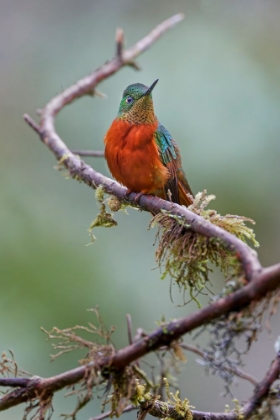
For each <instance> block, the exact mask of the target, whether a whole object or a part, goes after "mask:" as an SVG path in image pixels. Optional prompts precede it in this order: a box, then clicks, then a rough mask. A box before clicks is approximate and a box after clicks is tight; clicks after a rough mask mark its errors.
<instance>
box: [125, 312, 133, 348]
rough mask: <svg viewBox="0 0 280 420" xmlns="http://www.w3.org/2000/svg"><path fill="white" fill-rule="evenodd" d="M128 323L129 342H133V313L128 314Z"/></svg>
mask: <svg viewBox="0 0 280 420" xmlns="http://www.w3.org/2000/svg"><path fill="white" fill-rule="evenodd" d="M126 324H127V334H128V342H129V344H132V343H133V337H132V321H131V315H130V314H126Z"/></svg>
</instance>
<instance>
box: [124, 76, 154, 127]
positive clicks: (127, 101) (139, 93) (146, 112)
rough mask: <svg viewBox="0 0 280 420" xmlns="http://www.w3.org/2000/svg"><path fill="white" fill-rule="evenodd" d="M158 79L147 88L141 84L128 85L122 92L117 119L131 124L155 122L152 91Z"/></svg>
mask: <svg viewBox="0 0 280 420" xmlns="http://www.w3.org/2000/svg"><path fill="white" fill-rule="evenodd" d="M157 82H158V79H157V80H155V81H154V83H153V84H152V85H151V86H150V87H148V86H145V85H142V83H134V84H133V85H129V86H128V87H127V88H126V89H125V90H124V92H123V96H122V99H121V103H120V107H119V112H118V116H117V118H118V119H121V120H123V121H127V122H129V123H131V124H152V123H154V122H155V120H156V116H155V114H154V106H153V99H152V90H153V89H154V87H155V85H156V84H157Z"/></svg>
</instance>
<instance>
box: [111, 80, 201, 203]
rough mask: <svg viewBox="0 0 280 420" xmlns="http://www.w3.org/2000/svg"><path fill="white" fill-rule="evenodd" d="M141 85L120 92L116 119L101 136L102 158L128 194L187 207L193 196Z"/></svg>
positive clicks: (174, 147) (177, 153) (148, 90)
mask: <svg viewBox="0 0 280 420" xmlns="http://www.w3.org/2000/svg"><path fill="white" fill-rule="evenodd" d="M157 82H158V79H157V80H155V81H154V83H152V85H151V86H150V87H148V86H145V85H143V84H142V83H134V84H132V85H129V86H128V87H127V88H126V89H125V90H124V92H123V95H122V99H121V102H120V106H119V111H118V114H117V117H116V118H115V119H114V121H113V122H112V124H111V126H110V128H109V130H108V131H107V133H106V135H105V137H104V143H105V158H106V160H107V164H108V167H109V170H110V172H111V174H112V175H113V177H114V178H115V179H116V180H117V181H118V182H120V183H121V184H123V185H124V186H126V187H127V189H128V191H127V193H128V194H129V193H130V192H132V191H134V192H136V193H137V196H136V200H139V199H140V197H141V196H142V195H143V194H151V195H155V196H158V197H160V198H163V199H165V200H168V201H171V202H173V203H177V204H180V205H185V206H189V205H190V204H192V202H193V193H192V190H191V188H190V186H189V183H188V181H187V178H186V175H185V172H184V170H183V168H182V163H181V155H180V151H179V147H178V144H177V143H176V141H175V140H174V139H173V137H172V136H171V134H170V133H169V131H167V129H166V128H165V127H164V126H163V125H162V124H161V123H160V122H159V121H158V119H157V117H156V116H155V113H154V105H153V99H152V91H153V89H154V87H155V86H156V84H157Z"/></svg>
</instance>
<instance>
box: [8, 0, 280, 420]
mask: <svg viewBox="0 0 280 420" xmlns="http://www.w3.org/2000/svg"><path fill="white" fill-rule="evenodd" d="M178 12H183V13H185V15H186V18H185V20H184V21H183V22H182V23H180V24H179V25H178V26H177V27H176V28H174V29H173V30H171V31H170V32H168V33H167V34H166V35H165V36H164V37H163V38H161V39H160V40H159V41H158V42H157V43H156V44H154V46H153V47H152V48H151V49H150V50H148V51H147V52H146V53H145V54H144V55H143V56H141V57H140V58H139V59H138V62H139V63H140V64H141V67H142V69H143V70H142V71H141V72H135V71H134V70H132V69H130V68H127V69H123V70H121V71H120V72H119V73H118V74H116V75H115V76H114V77H113V78H111V79H108V80H106V81H104V82H103V83H102V85H100V86H99V89H100V90H102V91H103V92H105V93H106V94H107V96H108V98H107V99H106V100H102V99H99V98H89V97H85V98H83V99H81V100H79V101H77V102H75V103H74V104H72V105H71V106H70V107H68V108H67V109H65V110H64V111H63V112H62V113H61V115H59V117H58V119H57V129H58V132H59V133H60V135H61V136H62V138H63V139H64V140H65V142H66V143H67V144H68V145H69V146H70V147H71V148H83V149H102V148H103V136H104V134H105V132H106V130H107V128H108V127H109V125H110V123H111V121H112V119H113V118H114V117H115V115H116V112H117V108H118V103H119V99H120V96H121V93H122V91H123V89H124V88H125V87H126V86H127V85H128V84H130V83H133V82H142V83H145V84H150V83H152V82H153V81H154V80H155V79H156V78H159V79H160V82H159V84H158V85H157V87H156V89H155V91H154V101H155V109H156V113H157V116H158V117H159V119H160V121H161V122H162V123H163V124H164V125H165V126H166V127H167V128H168V130H169V131H170V132H171V133H172V134H173V136H174V138H175V139H177V141H178V142H179V144H180V148H181V152H182V156H183V161H184V167H185V170H186V173H187V176H188V179H189V182H190V184H191V186H192V188H193V190H194V191H195V192H197V191H201V190H203V189H207V190H208V192H209V193H213V194H215V195H216V196H217V199H216V201H215V202H214V203H213V207H214V208H215V209H217V210H218V211H219V212H221V213H222V214H225V213H231V214H240V215H246V216H248V217H251V218H253V219H254V220H255V221H256V226H255V231H256V234H257V238H258V240H259V241H260V243H261V247H260V249H259V256H260V260H261V262H262V263H263V264H264V265H269V264H273V263H275V262H277V261H279V259H280V258H279V235H280V227H279V205H280V195H279V177H280V166H279V156H280V142H279V133H280V114H279V108H280V89H279V80H280V79H279V77H280V53H279V49H280V25H279V21H280V3H279V2H278V1H277V0H235V1H234V2H233V1H231V0H189V1H187V2H186V1H180V0H174V1H172V2H171V1H168V0H161V1H159V0H143V1H141V2H140V1H139V0H115V1H114V2H112V1H111V0H99V1H98V0H80V1H74V0H60V1H59V2H57V1H54V0H51V1H43V0H36V1H35V0H33V1H32V0H10V1H5V0H1V1H0V36H1V42H0V60H1V78H0V98H1V99H0V107H1V108H0V109H1V111H0V127H1V131H0V139H1V140H0V141H1V143H0V144H1V153H0V162H1V164H0V180H1V182H0V185H1V195H0V226H1V245H0V246H1V248H0V252H1V254H0V255H1V256H0V258H1V261H0V276H1V277H0V285H1V293H0V331H1V339H0V343H1V346H0V350H1V351H7V350H8V349H12V351H13V352H14V354H15V357H16V360H17V362H18V364H19V366H21V367H22V368H24V369H26V370H27V371H29V372H31V373H33V374H36V375H41V376H51V375H54V374H57V373H60V372H62V371H64V370H66V369H71V368H73V367H75V366H76V364H77V358H78V357H80V355H75V354H72V355H68V357H63V358H61V359H58V360H57V361H56V362H54V363H50V361H49V354H50V353H52V349H51V345H50V342H48V341H46V337H45V335H44V333H43V332H41V331H40V327H41V326H43V327H45V328H46V329H51V328H52V326H58V327H61V328H66V327H70V326H74V325H77V324H78V325H85V324H86V323H87V322H88V321H93V315H92V314H91V313H89V312H87V309H88V308H92V307H94V306H95V305H96V304H98V305H99V308H100V313H101V314H102V316H103V318H104V320H105V322H106V323H107V325H108V326H110V325H112V324H114V325H116V327H117V331H116V333H115V338H114V340H115V343H116V345H117V346H118V347H120V346H124V345H126V344H127V332H126V323H125V314H126V313H130V314H131V316H132V319H133V326H134V328H135V329H136V327H140V326H141V327H143V328H144V329H146V330H147V331H149V330H152V329H153V328H155V321H156V320H159V319H161V317H162V316H163V315H164V316H165V318H166V319H171V318H174V317H180V316H184V315H186V314H187V313H189V312H190V311H192V310H194V309H195V305H192V304H191V305H188V306H185V307H178V304H180V303H181V297H180V296H179V295H178V294H177V293H176V289H175V288H173V298H174V303H172V302H171V301H170V297H169V281H168V279H167V280H165V281H161V280H160V273H159V271H158V270H153V268H154V267H155V260H154V250H155V247H154V246H153V243H154V236H155V233H156V232H155V231H153V230H152V231H148V230H147V226H148V222H149V219H150V217H149V215H147V214H145V213H138V212H136V211H135V210H132V209H129V211H128V212H129V215H125V214H117V215H116V218H117V220H118V223H119V226H118V227H116V228H114V229H110V230H108V229H99V230H96V232H95V235H96V237H97V240H96V242H95V243H94V244H93V245H92V246H86V245H87V244H88V243H90V237H89V234H88V227H89V225H90V223H91V221H92V220H93V219H94V218H95V216H96V214H97V211H98V207H97V204H96V201H95V197H94V192H93V191H92V190H90V189H89V188H88V187H87V186H85V185H83V184H79V183H77V182H75V181H73V180H66V179H65V176H63V174H62V173H61V172H58V171H57V170H55V169H54V166H55V164H56V162H55V159H54V157H53V156H52V155H51V153H50V152H49V151H48V150H47V148H46V147H45V146H44V145H42V144H41V143H40V141H39V140H38V137H37V136H36V135H35V133H34V132H33V131H32V130H31V129H30V128H29V127H28V126H27V125H26V124H25V123H24V121H23V119H22V115H23V113H25V112H27V113H30V114H31V116H32V117H34V118H36V116H35V110H36V109H37V108H40V107H43V106H44V105H45V104H46V103H47V101H48V100H49V99H51V98H52V97H53V96H54V95H56V94H57V93H59V92H61V91H62V90H63V89H64V88H66V87H68V86H69V85H70V84H72V83H74V82H75V81H76V80H78V79H79V78H81V77H83V76H85V75H86V74H88V73H89V72H90V71H92V70H94V69H95V68H96V67H98V66H100V65H101V64H102V63H104V62H105V61H106V60H108V59H110V58H111V57H112V55H113V54H114V51H115V45H114V38H115V30H116V28H117V27H122V28H123V29H124V31H125V37H126V44H127V46H131V45H133V44H134V42H136V41H137V40H139V39H140V38H141V37H143V36H145V35H146V34H147V33H148V32H149V31H150V30H151V29H152V28H153V27H154V26H156V25H157V24H158V23H160V22H161V21H162V20H164V19H165V18H167V17H169V16H171V15H172V14H175V13H178ZM88 161H90V162H91V163H92V165H94V167H95V168H96V169H97V170H99V171H101V172H102V173H104V174H106V175H109V173H108V169H107V167H106V163H105V161H104V160H103V159H95V160H92V159H91V160H89V159H88ZM221 287H222V279H221V278H219V277H215V280H214V286H213V288H214V291H215V292H217V291H218V290H219V289H220V288H221ZM205 299H206V300H207V297H206V298H205ZM279 325H280V324H279V315H276V316H275V318H274V320H273V323H272V332H271V333H268V332H267V331H265V332H264V333H263V335H262V337H261V339H259V341H258V342H257V343H255V344H254V346H253V349H252V352H251V354H250V356H249V357H248V358H247V359H245V361H246V370H248V371H249V372H250V373H252V374H254V375H255V376H256V377H257V378H258V379H261V378H262V375H263V374H264V372H265V371H266V369H267V368H268V366H269V363H270V360H271V359H272V357H274V350H273V344H274V340H275V337H276V336H277V335H278V334H279ZM186 339H187V341H188V342H191V337H187V338H186ZM180 385H181V391H182V397H187V398H188V399H189V400H190V402H191V404H192V405H194V406H196V408H197V409H198V410H207V411H211V410H215V411H218V410H223V409H224V406H225V404H226V403H229V404H231V406H232V405H233V404H232V403H231V399H232V397H230V396H227V397H226V398H222V397H221V395H220V394H221V393H222V392H223V390H224V388H223V383H222V381H221V380H220V379H219V378H213V377H209V376H207V375H205V373H204V371H203V369H202V368H201V367H199V366H197V365H196V363H195V357H194V356H192V355H188V363H186V364H185V365H184V367H183V371H182V373H181V375H180ZM251 391H252V387H251V385H250V384H246V383H242V384H240V385H239V386H238V387H236V386H234V387H233V388H232V392H233V394H234V395H235V396H236V397H237V398H239V399H240V400H242V399H245V398H246V397H248V396H249V395H250V393H251ZM63 395H64V394H63V392H61V393H60V394H59V395H56V396H55V398H54V408H55V413H54V416H53V418H54V419H58V418H59V414H60V413H65V412H69V411H71V409H73V407H74V405H75V400H74V398H72V399H71V398H70V397H69V398H64V396H63ZM99 408H100V401H99V400H97V401H95V402H93V403H92V404H89V405H88V406H87V407H86V408H85V409H84V410H83V411H82V412H81V413H80V414H79V415H78V419H87V418H88V417H90V416H94V415H96V414H98V412H99ZM22 412H23V407H22V406H20V407H17V408H14V409H11V410H9V411H7V412H4V413H1V415H0V418H1V419H7V420H10V419H14V418H20V415H21V414H22ZM128 417H129V418H135V413H134V414H130V415H128Z"/></svg>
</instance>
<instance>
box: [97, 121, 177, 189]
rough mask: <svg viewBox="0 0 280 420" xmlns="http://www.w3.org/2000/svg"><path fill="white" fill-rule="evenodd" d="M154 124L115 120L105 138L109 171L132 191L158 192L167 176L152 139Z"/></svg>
mask: <svg viewBox="0 0 280 420" xmlns="http://www.w3.org/2000/svg"><path fill="white" fill-rule="evenodd" d="M157 126H158V121H156V122H155V123H154V124H143V125H134V124H130V123H128V122H125V121H120V120H114V121H113V123H112V125H111V127H110V128H109V130H108V132H107V134H106V136H105V138H104V142H105V157H106V160H107V163H108V167H109V169H110V172H111V173H112V175H113V176H114V178H116V180H117V181H118V182H120V183H121V184H123V185H125V186H126V187H127V188H128V189H130V190H131V191H135V192H143V193H144V194H159V193H160V192H161V190H162V189H163V187H164V185H165V184H166V181H167V179H168V177H169V172H168V170H167V168H166V167H165V166H164V165H163V164H162V163H161V161H160V159H159V153H158V149H157V145H156V143H155V141H154V140H153V135H154V132H155V130H156V129H157Z"/></svg>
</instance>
